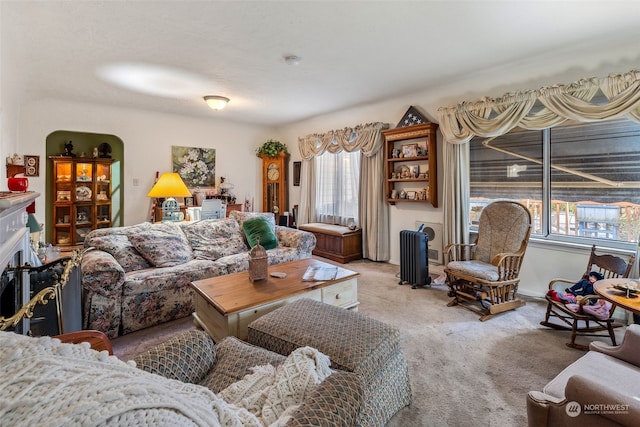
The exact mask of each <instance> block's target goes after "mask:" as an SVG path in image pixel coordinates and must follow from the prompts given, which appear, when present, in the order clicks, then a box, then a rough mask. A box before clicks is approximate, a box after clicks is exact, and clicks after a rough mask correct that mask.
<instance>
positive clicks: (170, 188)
mask: <svg viewBox="0 0 640 427" xmlns="http://www.w3.org/2000/svg"><path fill="white" fill-rule="evenodd" d="M147 196H148V197H158V198H164V201H163V202H162V220H163V221H180V204H179V203H178V201H177V200H176V199H175V198H176V197H191V192H190V191H189V189H188V188H187V186H186V185H185V183H184V181H182V178H180V175H179V174H177V173H163V174H162V176H161V177H160V179H158V182H156V183H155V184H154V186H153V188H151V191H149V194H147Z"/></svg>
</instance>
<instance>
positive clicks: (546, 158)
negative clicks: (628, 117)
mask: <svg viewBox="0 0 640 427" xmlns="http://www.w3.org/2000/svg"><path fill="white" fill-rule="evenodd" d="M534 132H542V138H541V143H542V147H541V148H542V154H541V155H542V176H541V180H542V182H541V203H542V208H541V210H540V232H536V231H535V230H532V234H531V240H533V241H538V242H544V243H547V244H557V245H563V246H566V245H570V246H581V247H585V246H591V245H594V244H595V245H597V246H599V247H607V248H613V249H618V250H621V251H635V249H636V247H637V246H638V238H636V240H635V241H631V242H627V241H620V240H613V239H605V238H598V237H585V236H576V235H566V234H560V233H552V232H551V216H552V206H551V205H552V203H551V201H552V191H551V190H552V188H551V183H552V181H551V179H552V168H551V165H552V158H551V156H552V150H551V128H546V129H542V130H536V131H534ZM483 140H486V138H485V139H483ZM483 149H489V148H486V147H484V148H483ZM638 151H639V152H640V148H639V149H638ZM471 176H472V174H470V177H471ZM470 184H471V182H470ZM487 200H489V201H495V200H499V199H498V198H491V199H489V198H487ZM474 202H475V203H477V200H473V199H471V197H470V198H469V206H468V211H469V212H471V211H472V206H473V205H474ZM531 214H532V217H533V216H534V212H531ZM469 231H470V233H471V234H476V233H477V231H478V226H477V224H474V223H470V224H469Z"/></svg>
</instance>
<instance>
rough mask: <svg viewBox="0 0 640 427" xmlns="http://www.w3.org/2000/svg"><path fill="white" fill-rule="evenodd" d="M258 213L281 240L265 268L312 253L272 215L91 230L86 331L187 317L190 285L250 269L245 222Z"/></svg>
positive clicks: (304, 236) (123, 329)
mask: <svg viewBox="0 0 640 427" xmlns="http://www.w3.org/2000/svg"><path fill="white" fill-rule="evenodd" d="M256 216H262V217H265V218H266V219H267V222H268V223H269V225H270V226H271V228H272V230H273V231H274V232H275V234H276V236H277V239H278V246H277V247H276V248H275V249H269V250H267V255H268V259H269V264H270V265H273V264H279V263H283V262H289V261H294V260H298V259H303V258H310V257H311V251H312V250H313V248H314V247H315V244H316V238H315V236H314V235H313V234H312V233H309V232H306V231H302V230H297V229H293V228H288V227H281V226H276V224H275V218H274V216H273V214H272V213H250V212H236V211H234V212H231V213H230V215H229V218H224V219H220V220H201V221H194V222H182V223H159V224H151V223H142V224H137V225H132V226H125V227H113V228H104V229H97V230H93V231H92V232H90V233H89V234H88V235H87V237H86V239H85V247H86V248H93V249H92V250H88V251H87V252H86V253H85V254H84V256H83V259H82V263H81V271H82V286H83V291H84V320H83V325H84V328H85V329H97V330H99V331H102V332H104V333H105V334H107V336H109V337H110V338H115V337H117V336H119V335H124V334H127V333H130V332H134V331H137V330H139V329H143V328H147V327H149V326H153V325H157V324H159V323H163V322H167V321H170V320H174V319H179V318H181V317H186V316H189V315H191V313H192V312H193V309H194V306H193V291H192V289H191V287H190V286H189V283H190V282H192V281H194V280H200V279H204V278H207V277H216V276H221V275H225V274H231V273H236V272H239V271H244V270H247V269H248V268H249V263H248V260H249V256H248V251H249V246H248V245H247V242H246V238H245V236H244V233H243V231H242V230H243V228H242V225H243V223H244V221H246V220H248V219H250V218H253V217H256Z"/></svg>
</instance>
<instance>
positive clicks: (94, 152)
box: [93, 147, 98, 159]
mask: <svg viewBox="0 0 640 427" xmlns="http://www.w3.org/2000/svg"><path fill="white" fill-rule="evenodd" d="M93 158H94V159H96V158H98V147H93Z"/></svg>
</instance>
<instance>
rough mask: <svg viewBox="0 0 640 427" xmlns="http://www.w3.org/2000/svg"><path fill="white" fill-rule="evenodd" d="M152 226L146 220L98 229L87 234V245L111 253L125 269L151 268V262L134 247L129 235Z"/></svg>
mask: <svg viewBox="0 0 640 427" xmlns="http://www.w3.org/2000/svg"><path fill="white" fill-rule="evenodd" d="M150 227H151V223H148V222H145V223H142V224H139V225H136V226H131V227H114V228H110V229H97V230H94V232H92V233H90V234H89V235H88V236H87V239H86V240H85V247H94V248H96V249H100V250H101V251H105V252H108V253H110V254H111V255H113V257H114V258H115V259H116V261H118V263H119V264H120V265H121V266H122V268H124V271H133V270H142V269H143V268H149V267H151V264H149V261H147V260H146V259H145V258H144V257H143V256H142V255H140V252H138V251H137V250H136V248H134V247H133V245H132V244H131V242H130V241H129V236H130V235H132V234H135V233H139V232H141V231H144V230H148V229H149V228H150Z"/></svg>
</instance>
